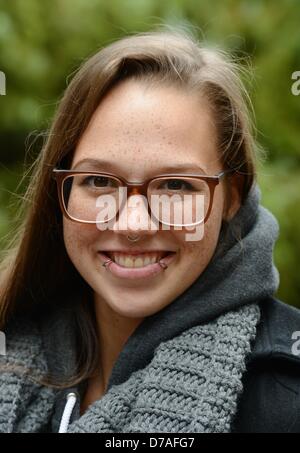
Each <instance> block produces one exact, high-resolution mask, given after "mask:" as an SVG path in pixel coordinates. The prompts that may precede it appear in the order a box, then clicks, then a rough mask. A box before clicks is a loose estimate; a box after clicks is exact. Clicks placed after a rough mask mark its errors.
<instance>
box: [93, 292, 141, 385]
mask: <svg viewBox="0 0 300 453" xmlns="http://www.w3.org/2000/svg"><path fill="white" fill-rule="evenodd" d="M94 301H95V314H96V321H97V326H98V338H99V350H100V364H101V371H102V373H101V376H102V385H103V390H104V392H105V391H106V388H107V385H108V381H109V378H110V375H111V372H112V369H113V366H114V364H115V362H116V360H117V358H118V356H119V354H120V352H121V351H122V349H123V347H124V345H125V343H126V341H127V340H128V338H129V337H130V336H131V335H132V333H133V332H134V331H135V329H136V328H137V327H138V325H139V324H140V323H141V322H142V321H143V319H144V318H129V317H125V316H122V315H119V314H118V313H116V312H114V311H113V310H112V308H111V307H110V306H109V305H108V304H107V303H106V302H105V301H103V299H100V298H99V297H98V296H97V295H95V297H94Z"/></svg>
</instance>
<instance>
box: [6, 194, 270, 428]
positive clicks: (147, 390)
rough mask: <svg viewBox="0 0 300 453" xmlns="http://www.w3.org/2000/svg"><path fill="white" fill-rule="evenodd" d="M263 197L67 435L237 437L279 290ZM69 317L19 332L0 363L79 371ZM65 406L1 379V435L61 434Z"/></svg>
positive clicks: (144, 328) (121, 361) (146, 329)
mask: <svg viewBox="0 0 300 453" xmlns="http://www.w3.org/2000/svg"><path fill="white" fill-rule="evenodd" d="M259 197H260V192H259V189H258V187H254V188H253V189H252V191H251V192H250V194H249V196H248V198H247V200H246V203H245V204H244V205H243V206H242V207H241V209H240V210H239V212H238V213H237V215H236V216H235V218H234V219H233V220H232V222H231V228H230V230H229V232H228V231H227V233H226V241H224V240H225V236H224V235H225V229H224V230H222V232H221V236H220V240H219V244H218V247H217V249H216V253H215V255H214V258H213V259H212V261H211V262H210V264H209V266H208V267H207V268H206V270H205V271H204V272H203V274H202V275H201V276H200V277H199V278H198V279H197V281H196V282H195V283H194V284H193V285H191V287H190V288H188V289H187V290H186V291H185V292H184V293H183V294H182V295H180V296H179V297H178V298H177V299H176V300H174V301H173V302H172V303H171V304H170V305H169V306H168V307H165V309H163V310H161V311H160V312H158V313H156V314H155V315H153V316H150V317H148V318H146V319H145V320H144V321H143V323H142V324H141V325H140V326H139V327H138V328H137V329H136V331H135V332H134V333H133V334H132V335H131V337H130V338H129V339H128V341H127V343H126V344H125V346H124V347H123V350H122V351H121V353H120V355H119V357H118V359H117V361H116V363H115V365H114V368H113V371H112V374H111V377H110V381H109V385H108V390H107V392H106V394H105V395H104V396H103V397H102V398H101V399H99V400H98V401H96V402H95V403H93V404H92V405H91V406H90V407H89V408H88V410H87V411H86V412H85V414H84V415H82V416H80V415H79V407H78V406H79V402H78V403H77V409H76V408H75V411H74V414H73V416H72V418H71V423H70V425H69V427H68V432H70V433H78V432H96V433H100V432H105V433H108V432H110V433H125V432H127V433H137V432H146V433H159V432H160V433H163V432H168V433H188V432H193V433H200V432H230V431H231V426H232V423H233V420H234V416H235V414H236V411H237V405H238V401H239V397H240V395H241V394H242V391H243V385H242V377H243V373H244V372H245V371H246V367H247V357H249V354H250V352H251V348H252V346H253V341H254V340H255V336H256V327H257V324H258V322H259V318H260V310H259V307H258V303H259V302H260V301H261V300H263V299H264V298H266V297H268V296H270V295H273V294H274V293H275V291H276V289H277V287H278V272H277V270H276V268H275V267H274V264H273V260H272V253H273V246H274V242H275V240H276V238H277V234H278V225H277V222H276V220H275V219H274V217H273V216H272V215H271V214H270V213H269V212H268V211H267V210H266V209H264V208H263V207H261V206H260V204H259ZM237 231H240V237H241V240H239V241H237V239H236V234H237ZM70 316H71V312H70V310H67V311H63V310H62V311H61V312H60V313H57V314H56V318H57V319H56V320H55V319H54V320H53V319H52V320H45V323H44V324H43V325H42V326H40V325H39V326H37V325H35V324H29V323H28V321H26V323H24V322H22V321H21V322H20V320H18V321H15V322H14V323H12V324H11V325H10V326H8V328H7V331H6V335H7V355H6V357H3V358H2V359H0V363H4V364H12V365H16V364H21V365H25V366H26V367H32V368H33V369H39V370H40V371H41V372H42V373H43V372H46V371H47V370H48V371H49V370H50V371H53V370H55V369H57V367H59V365H58V364H59V363H63V364H64V366H65V367H66V368H67V369H72V367H73V365H74V363H75V362H74V361H76V351H75V346H74V345H75V342H74V338H75V336H76V332H74V329H73V328H72V322H71V321H70ZM67 391H68V390H67ZM75 391H76V389H75ZM62 404H63V405H64V404H65V394H63V395H62V393H61V392H58V391H57V390H53V389H50V388H47V387H44V386H42V385H38V384H33V383H32V382H31V381H30V380H29V379H27V378H26V377H25V376H20V375H18V374H17V373H15V372H13V371H7V372H5V373H4V372H2V373H1V375H0V432H41V431H49V430H53V431H54V432H57V429H58V423H59V420H57V417H58V414H59V417H60V416H61V410H59V409H58V408H60V407H61V406H62Z"/></svg>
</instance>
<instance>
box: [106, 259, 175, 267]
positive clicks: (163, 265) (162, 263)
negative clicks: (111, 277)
mask: <svg viewBox="0 0 300 453" xmlns="http://www.w3.org/2000/svg"><path fill="white" fill-rule="evenodd" d="M112 262H113V260H111V259H109V260H107V261H105V263H103V264H102V266H103V267H105V269H107V267H108V265H109V264H110V263H112ZM158 264H159V265H160V267H161V268H162V269H163V270H165V269H167V268H168V266H167V264H166V263H164V262H163V261H158Z"/></svg>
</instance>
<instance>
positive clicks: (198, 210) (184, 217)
mask: <svg viewBox="0 0 300 453" xmlns="http://www.w3.org/2000/svg"><path fill="white" fill-rule="evenodd" d="M232 172H233V170H226V171H223V172H221V173H219V174H218V175H215V176H206V175H205V176H204V175H195V174H162V175H158V176H156V177H155V178H151V179H148V180H146V181H143V182H130V181H127V180H126V179H124V178H121V177H120V176H116V175H114V174H111V173H103V172H90V171H74V170H62V169H58V168H55V169H54V170H53V177H54V179H55V180H56V183H57V190H58V197H59V203H60V207H61V209H62V212H63V214H64V216H65V217H66V218H68V219H70V220H72V221H75V222H80V223H87V224H97V223H104V222H109V221H110V220H112V219H114V218H115V217H116V216H117V214H118V212H119V211H120V209H122V207H123V206H124V203H125V202H126V200H127V197H129V196H130V195H136V194H139V195H144V196H145V197H146V199H147V201H148V206H147V207H148V213H149V214H152V215H153V216H154V218H155V219H156V220H158V221H159V222H160V223H162V224H164V225H168V226H179V227H187V226H194V225H198V224H201V223H202V222H203V223H205V222H206V221H207V219H208V218H209V215H210V213H211V209H212V204H213V197H214V192H215V188H216V186H217V185H218V184H219V183H220V181H221V180H222V179H223V178H224V177H225V176H226V175H227V174H228V173H232ZM124 191H125V193H127V196H124ZM107 200H110V202H111V204H112V205H113V209H112V210H111V211H110V212H107V213H106V217H105V219H103V218H100V217H99V207H100V206H101V205H102V202H103V203H105V202H107Z"/></svg>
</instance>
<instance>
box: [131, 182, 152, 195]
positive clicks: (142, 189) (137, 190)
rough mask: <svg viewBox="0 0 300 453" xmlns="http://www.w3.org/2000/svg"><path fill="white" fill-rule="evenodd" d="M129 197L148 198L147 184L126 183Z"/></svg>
mask: <svg viewBox="0 0 300 453" xmlns="http://www.w3.org/2000/svg"><path fill="white" fill-rule="evenodd" d="M126 187H127V197H128V196H130V195H144V196H146V197H147V189H148V183H147V182H128V181H126Z"/></svg>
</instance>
